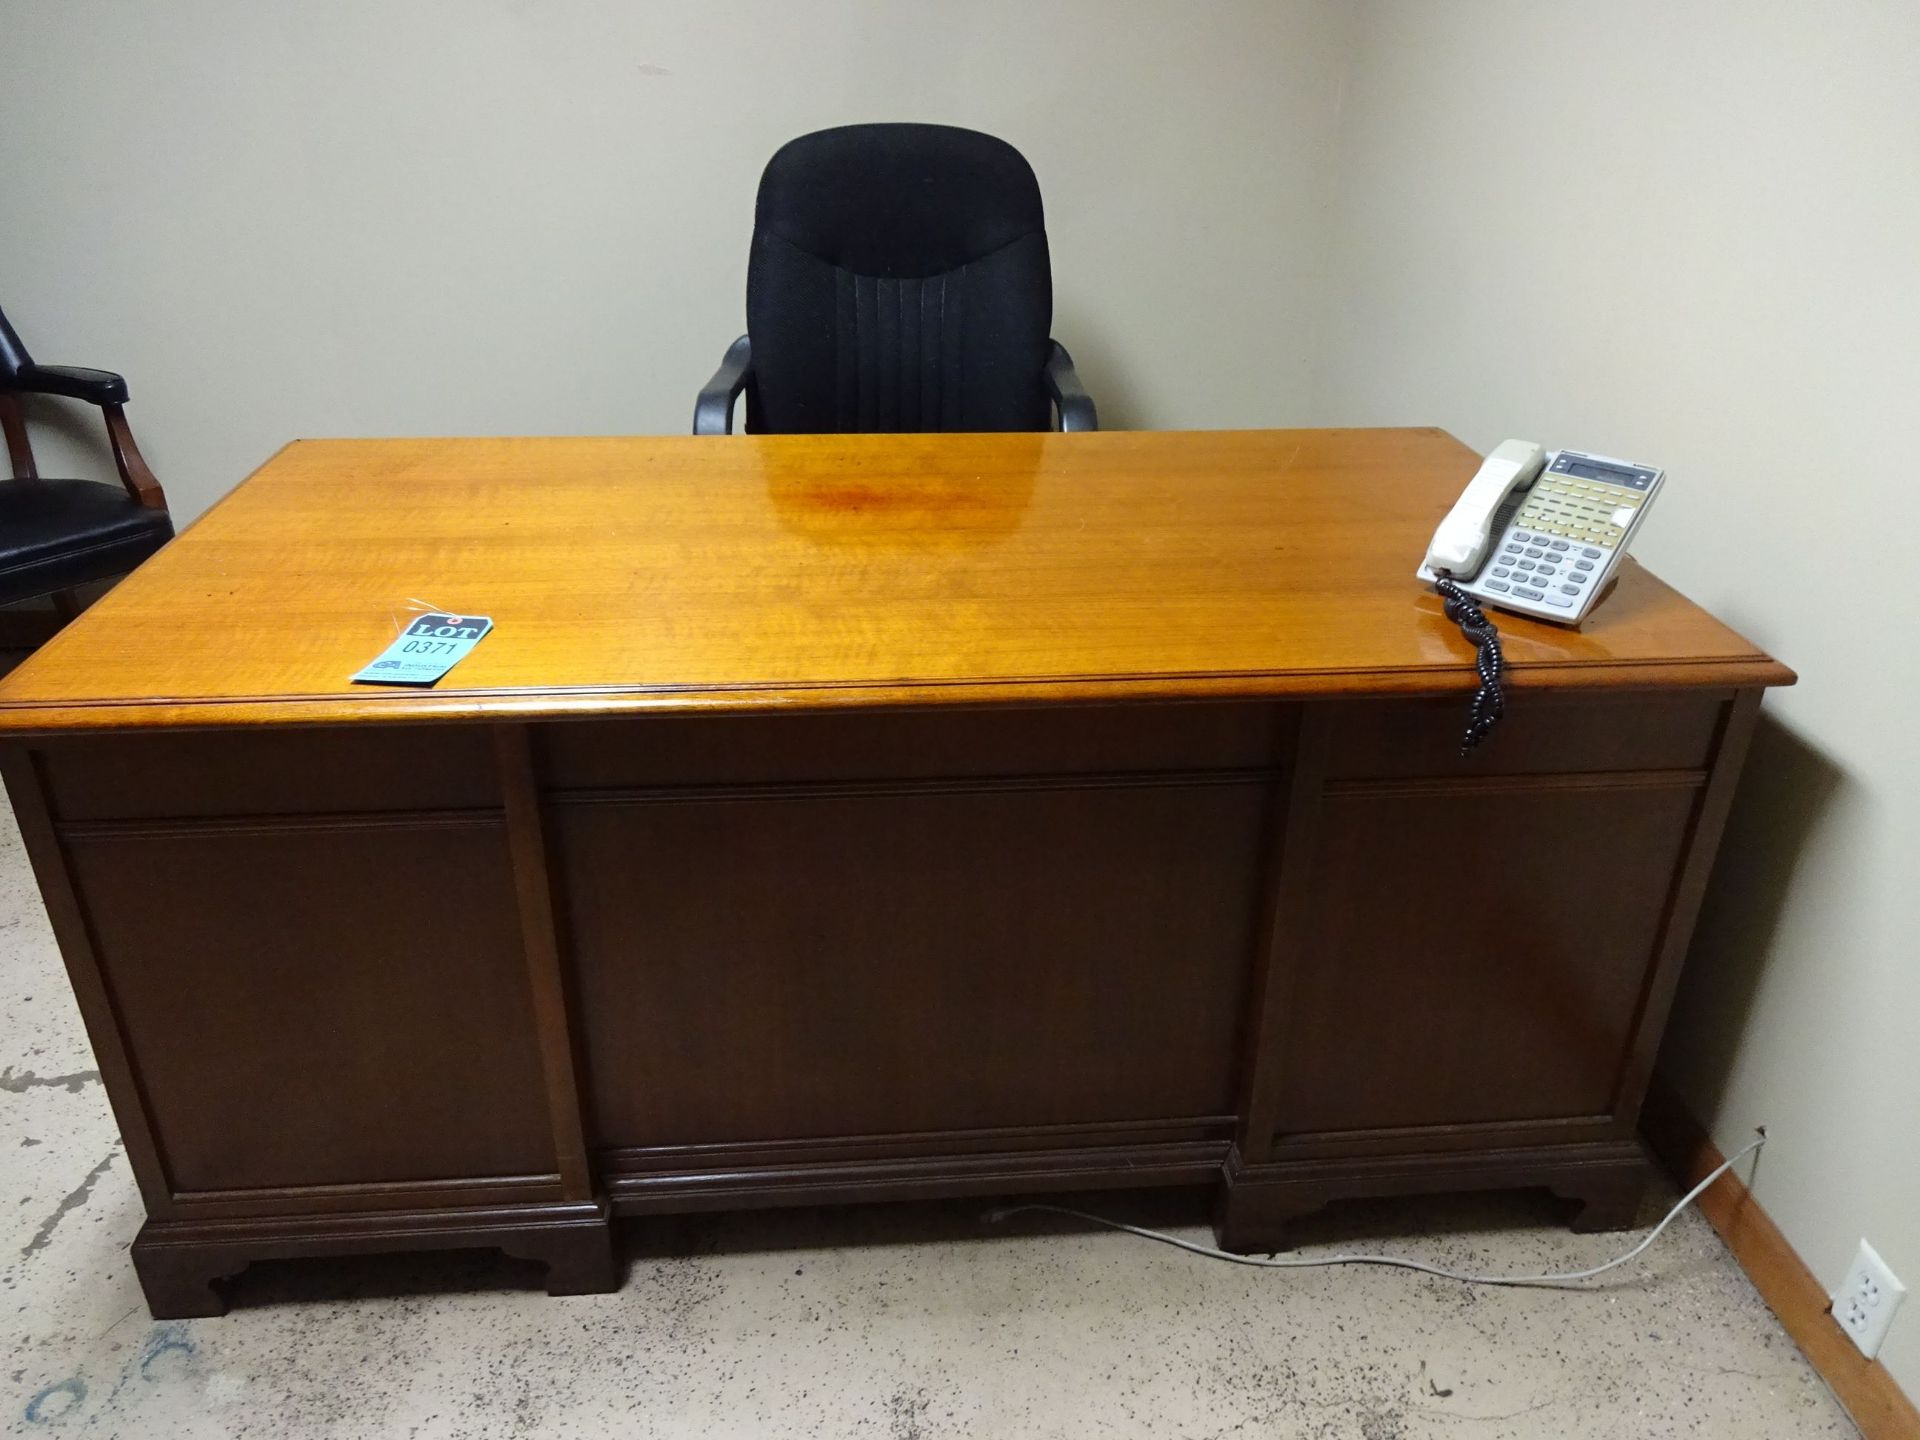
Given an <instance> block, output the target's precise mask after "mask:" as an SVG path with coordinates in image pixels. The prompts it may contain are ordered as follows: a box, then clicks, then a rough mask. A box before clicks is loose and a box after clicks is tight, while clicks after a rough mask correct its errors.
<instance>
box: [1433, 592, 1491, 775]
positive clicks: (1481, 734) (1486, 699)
mask: <svg viewBox="0 0 1920 1440" xmlns="http://www.w3.org/2000/svg"><path fill="white" fill-rule="evenodd" d="M1433 588H1434V589H1436V590H1438V591H1439V592H1440V598H1441V599H1442V600H1443V601H1445V602H1446V612H1447V618H1448V619H1449V620H1451V621H1453V623H1454V624H1456V625H1458V626H1459V627H1460V633H1461V634H1462V635H1464V636H1466V637H1467V639H1468V640H1469V641H1471V642H1472V643H1473V645H1474V646H1475V648H1476V650H1477V651H1478V653H1477V655H1476V657H1475V660H1474V669H1475V670H1477V671H1479V672H1480V688H1479V689H1478V690H1476V691H1475V692H1474V695H1473V709H1472V710H1471V711H1469V712H1468V714H1467V730H1466V734H1464V735H1462V736H1461V737H1460V753H1461V754H1462V755H1465V754H1467V753H1468V752H1470V751H1471V750H1472V749H1473V747H1474V746H1476V745H1478V744H1479V743H1480V742H1481V741H1482V740H1484V739H1486V738H1487V736H1488V734H1489V733H1491V732H1492V730H1493V727H1494V726H1495V725H1498V724H1499V723H1500V717H1501V716H1502V715H1504V714H1505V713H1506V710H1507V696H1506V692H1505V691H1504V690H1503V689H1502V688H1501V686H1500V677H1501V675H1502V674H1503V673H1504V672H1505V670H1506V667H1507V661H1506V657H1505V656H1504V655H1502V654H1501V653H1500V632H1499V631H1498V630H1496V629H1494V628H1493V621H1491V620H1489V619H1488V618H1487V612H1486V611H1484V610H1482V609H1481V608H1480V605H1479V603H1478V602H1477V601H1476V600H1475V599H1474V598H1473V597H1472V596H1471V595H1469V594H1467V592H1466V591H1464V590H1462V589H1461V588H1460V587H1459V586H1458V585H1456V584H1455V583H1454V581H1453V577H1452V576H1451V575H1448V574H1446V573H1445V572H1444V571H1443V572H1441V573H1440V574H1439V575H1436V576H1435V577H1434V581H1433Z"/></svg>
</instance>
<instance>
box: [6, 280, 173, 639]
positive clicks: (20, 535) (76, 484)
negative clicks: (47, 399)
mask: <svg viewBox="0 0 1920 1440" xmlns="http://www.w3.org/2000/svg"><path fill="white" fill-rule="evenodd" d="M23 394H33V395H58V396H63V397H65V398H67V399H72V400H84V401H86V402H87V403H89V404H92V405H97V406H99V407H100V410H101V413H102V415H103V416H104V418H105V420H106V425H107V441H108V443H109V445H111V446H112V449H113V459H114V465H115V467H116V468H117V469H118V470H119V472H120V483H119V484H117V485H116V484H113V483H112V482H110V481H97V480H51V479H45V478H43V477H41V475H40V473H39V470H38V468H37V467H36V465H35V464H34V458H33V447H32V445H31V444H30V443H29V441H28V439H27V428H26V422H25V419H24V418H23V416H22V415H21V412H20V404H19V401H18V400H17V398H16V397H17V396H19V395H23ZM126 399H127V382H126V381H125V380H123V379H122V378H121V377H120V376H118V375H116V374H114V373H113V372H112V371H110V370H84V369H80V368H77V367H73V366H66V365H36V364H35V363H34V361H33V358H32V357H31V356H30V355H28V354H27V350H26V346H24V345H22V344H21V343H20V337H19V335H17V334H16V333H15V332H14V329H13V327H12V326H11V325H10V324H8V323H7V317H6V316H5V314H3V313H0V429H4V431H5V434H6V440H7V452H8V454H9V456H10V457H11V459H12V462H13V474H14V478H13V479H11V480H0V604H12V603H13V602H14V601H17V600H30V599H33V598H34V597H36V596H40V595H54V596H55V597H56V600H58V601H59V602H60V604H59V608H60V609H61V610H62V612H63V613H71V610H72V609H73V608H74V605H75V602H74V600H73V598H72V595H71V593H70V592H71V591H72V590H73V589H74V588H75V587H76V586H80V585H87V584H91V583H93V582H94V581H98V580H106V579H110V578H112V577H113V576H115V575H123V574H125V573H126V572H127V571H129V570H131V569H133V567H134V566H136V565H138V564H139V563H140V562H141V561H142V560H145V559H146V558H147V557H148V556H149V555H151V554H153V552H154V551H156V550H158V549H159V548H160V547H161V546H162V545H164V544H166V543H167V541H168V540H170V539H171V538H172V537H173V519H172V517H171V516H170V515H169V514H168V513H167V501H166V496H165V494H164V493H163V492H162V490H161V488H160V482H159V481H158V480H156V479H154V477H153V472H152V471H151V470H149V469H148V468H147V463H146V461H145V460H144V459H142V458H141V455H140V451H139V448H138V447H137V446H136V445H135V444H134V442H133V432H132V430H131V429H129V428H128V426H127V417H126V413H125V411H123V410H122V409H121V407H122V406H123V405H124V404H125V403H126Z"/></svg>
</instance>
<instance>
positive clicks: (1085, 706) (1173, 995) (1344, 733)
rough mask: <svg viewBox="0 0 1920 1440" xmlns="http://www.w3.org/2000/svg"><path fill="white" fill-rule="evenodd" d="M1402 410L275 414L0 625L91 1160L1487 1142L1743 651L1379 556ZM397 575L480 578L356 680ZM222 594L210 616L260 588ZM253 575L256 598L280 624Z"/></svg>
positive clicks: (278, 1201) (1745, 685) (1029, 1167)
mask: <svg viewBox="0 0 1920 1440" xmlns="http://www.w3.org/2000/svg"><path fill="white" fill-rule="evenodd" d="M1474 465H1475V458H1474V456H1473V455H1472V454H1471V453H1470V452H1469V451H1467V450H1466V449H1465V448H1464V447H1462V446H1461V445H1459V444H1458V443H1457V442H1456V441H1454V440H1452V439H1450V438H1449V437H1447V436H1446V435H1444V434H1441V433H1440V432H1438V431H1434V430H1387V431H1279V432H1257V433H1233V434H1124V433H1105V434H1084V435H1000V436H944V437H943V436H897V437H884V436H872V437H736V438H729V439H694V438H670V439H604V440H395V441H323V442H302V443H299V444H295V445H291V446H289V447H288V448H287V449H285V450H283V451H282V452H281V453H280V454H279V455H277V456H276V457H275V458H274V459H273V460H272V461H271V462H269V463H268V464H267V465H266V466H265V467H264V468H263V469H262V470H260V471H259V472H258V473H257V474H256V475H254V476H253V477H252V478H251V479H250V480H248V481H247V483H246V484H244V485H242V486H241V487H240V488H239V489H238V490H236V491H235V492H234V493H233V494H232V495H231V496H229V497H228V498H227V499H226V500H225V501H223V502H222V503H221V504H220V505H219V506H217V507H216V508H215V509H214V510H213V511H212V512H211V513H209V514H208V515H207V516H206V517H205V518H204V519H202V520H201V521H200V522H199V523H198V524H196V525H194V526H193V527H192V528H191V529H190V530H188V531H187V532H186V533H185V534H184V535H183V536H181V537H180V538H179V539H178V540H176V541H175V542H174V543H173V544H172V545H171V546H169V547H168V548H167V549H166V550H165V551H164V552H162V553H161V554H160V555H159V556H157V557H156V558H155V559H153V560H152V561H150V562H149V563H148V564H147V565H146V566H144V567H143V568H142V569H141V570H140V571H139V572H138V573H137V574H135V575H134V576H133V577H132V578H130V579H129V580H127V581H126V582H125V583H123V584H122V585H121V586H120V587H119V588H118V589H116V590H115V591H113V592H112V593H111V594H110V595H108V596H107V597H106V598H105V599H104V600H102V601H101V602H100V603H99V604H98V605H96V606H95V607H94V608H93V609H92V610H90V611H89V612H87V613H86V614H85V615H83V616H82V617H81V618H80V619H79V620H78V621H77V622H76V623H74V624H73V625H71V626H70V627H68V629H67V630H66V631H65V632H64V633H62V634H61V635H60V636H59V637H58V638H57V639H55V640H54V641H53V642H52V643H51V644H49V645H48V646H47V647H46V648H45V649H44V650H42V651H41V652H40V653H39V654H38V655H36V656H35V657H34V658H33V659H32V660H30V661H29V662H28V663H27V664H25V665H24V666H23V667H21V669H20V670H18V671H17V672H16V673H15V674H13V675H12V676H11V677H9V678H8V679H7V680H6V681H5V682H4V683H3V684H0V736H3V738H4V746H3V747H0V748H4V752H5V766H6V778H7V784H8V787H9V789H10V791H11V793H12V796H13V801H14V806H15V809H16V811H17V812H18V814H19V817H20V823H21V827H22V831H23V833H24V834H25V836H26V841H27V845H28V848H29V851H30V853H31V855H32V858H33V863H34V866H35V869H36V872H37V873H38V876H39V880H40V884H41V887H42V890H43V892H44V894H45V896H46V900H47V906H48V911H49V913H50V915H51V917H52V920H53V924H54V928H55V931H56V933H57V935H58V936H59V940H60V944H61V948H62V951H63V953H64V954H65V957H66V961H67V965H68V969H69V972H70V974H71V976H72V980H73V984H74V989H75V992H76V994H77V995H78V997H79V1001H80V1005H81V1008H82V1011H83V1013H84V1015H85V1018H86V1022H87V1027H88V1031H89V1034H90V1035H91V1037H92V1041H93V1045H94V1049H95V1051H96V1053H97V1055H98V1057H99V1062H100V1068H101V1071H102V1073H103V1075H104V1076H105V1078H106V1082H107V1089H108V1094H109V1096H110V1098H111V1099H112V1102H113V1105H114V1110H115V1113H116V1115H117V1117H118V1120H119V1123H120V1126H121V1129H122V1132H123V1133H124V1135H125V1137H126V1141H127V1148H128V1153H129V1155H130V1157H131V1159H132V1163H133V1167H134V1170H135V1173H136V1174H137V1176H138V1178H139V1183H140V1186H141V1190H142V1192H143V1194H144V1197H145V1200H146V1204H147V1208H148V1212H149V1215H150V1219H149V1220H148V1222H147V1224H146V1226H145V1227H144V1229H143V1230H142V1231H141V1234H140V1237H139V1239H138V1240H137V1241H136V1242H135V1245H134V1260H135V1264H136V1266H137V1267H138V1269H139V1272H140V1276H141V1280H142V1283H143V1284H144V1285H145V1287H146V1291H147V1296H148V1299H149V1302H150V1304H151V1306H152V1308H153V1311H154V1313H155V1314H156V1315H163V1316H171V1315H188V1314H204V1313H210V1312H214V1311H217V1310H218V1308H219V1306H220V1304H221V1301H220V1299H219V1297H218V1295H217V1293H216V1292H215V1290H214V1289H213V1288H212V1283H211V1282H212V1281H214V1280H215V1279H217V1278H218V1277H222V1276H225V1275H228V1274H230V1273H232V1272H235V1271H237V1270H239V1269H241V1268H243V1267H244V1266H245V1265H246V1264H247V1263H248V1262H249V1261H250V1260H252V1259H256V1258H260V1257H263V1256H278V1255H298V1254H335V1253H344V1252H352V1251H362V1250H378V1249H403V1248H421V1247H431V1246H455V1245H498V1246H501V1247H502V1248H504V1249H506V1250H509V1251H511V1252H514V1253H517V1254H522V1255H530V1256H534V1257H537V1258H540V1259H544V1260H545V1261H547V1262H548V1265H549V1271H548V1274H549V1284H550V1288H552V1289H553V1290H555V1291H556V1292H559V1291H585V1290H598V1289H605V1288H608V1287H609V1286H611V1285H613V1284H614V1283H615V1276H616V1272H615V1267H614V1264H613V1259H612V1250H611V1246H610V1242H609V1218H610V1216H611V1215H636V1214H646V1213H653V1212H662V1211H676V1210H692V1209H702V1208H712V1207H727V1206H746V1205H780V1204H794V1203H812V1202H819V1201H840V1200H847V1201H851V1200H866V1199H876V1200H877V1199H890V1198H895V1197H903V1196H916V1195H959V1194H989V1193H991V1194H1001V1193H1018V1192H1025V1191H1040V1190H1051V1189H1063V1188H1074V1189H1080V1188H1095V1187H1103V1186H1115V1185H1159V1184H1183V1183H1194V1182H1216V1183H1218V1184H1219V1186H1220V1195H1221V1205H1220V1228H1221V1233H1222V1235H1223V1236H1224V1239H1225V1242H1226V1243H1227V1244H1229V1245H1232V1246H1236V1247H1241V1248H1270V1247H1272V1246H1274V1245H1276V1244H1278V1243H1279V1239H1280V1229H1281V1226H1282V1224H1283V1223H1284V1222H1285V1221H1286V1220H1287V1219H1288V1218H1289V1217H1292V1216H1294V1215H1297V1214H1299V1213H1301V1212H1303V1211H1305V1210H1308V1209H1311V1208H1313V1207H1316V1206H1318V1205H1321V1204H1323V1203H1325V1202H1326V1201H1328V1200H1329V1199H1333V1198H1337V1197H1341V1196H1347V1195H1360V1194H1373V1193H1383V1192H1403V1191H1424V1190H1442V1189H1450V1188H1463V1187H1475V1186H1511V1185H1545V1186H1549V1187H1551V1188H1552V1189H1554V1190H1556V1191H1558V1192H1560V1193H1562V1194H1565V1195H1567V1196H1569V1197H1571V1198H1573V1199H1574V1200H1576V1201H1578V1202H1580V1205H1581V1207H1582V1208H1581V1209H1580V1210H1579V1213H1578V1217H1577V1220H1576V1223H1586V1224H1590V1225H1620V1224H1624V1223H1626V1222H1627V1221H1628V1220H1629V1219H1630V1218H1631V1215H1632V1210H1633V1206H1634V1203H1635V1202H1636V1200H1637V1198H1638V1195H1639V1190H1640V1184H1641V1178H1642V1175H1643V1171H1644V1161H1643V1159H1642V1156H1641V1152H1640V1150H1639V1148H1638V1145H1637V1143H1636V1141H1635V1138H1634V1127H1635V1120H1636V1116H1637V1113H1638V1110H1639V1107H1640V1102H1641V1097H1642V1094H1643V1092H1644V1090H1645V1087H1646V1082H1647V1076H1648V1071H1649V1068H1650V1066H1651V1064H1652V1060H1653V1055H1654V1050H1655V1046H1656V1043H1657V1041H1658V1039H1659V1036H1660V1031H1661V1028H1662V1026H1663V1024H1664V1022H1665V1020H1666V1014H1667V1008H1668V1002H1669V999H1670V997H1671V995H1672V993H1673V986H1674V982H1675V980H1676V978H1677V976H1678V972H1679V968H1680V964H1681V960H1682V958H1683V956H1684V954H1685V951H1686V946H1687V939H1688V934H1689V931H1690V930H1691V928H1692V925H1693V921H1694V915H1695V911H1696V909H1697V906H1698V902H1699V898H1700V894H1701V890H1702V887H1703V885H1704V883H1705V880H1706V876H1707V872H1708V868H1709V866H1710V864H1711V861H1712V857H1713V852H1714V848H1715V845H1716V843H1717V841H1718V838H1719V834H1720V829H1721V823H1722V820H1723V818H1724V816H1725V814H1726V810H1727V805H1728V802H1729V800H1730V798H1731V794H1732V790H1733V786H1734V781H1735V777H1736V774H1737V771H1738V769H1739V764H1740V758H1741V754H1742V752H1743V750H1744V749H1745V746H1746V743H1747V738H1748V733H1749V730H1750V728H1751V726H1752V723H1753V719H1754V715H1755V711H1756V709H1757V706H1758V703H1759V697H1760V693H1761V689H1762V687H1764V686H1768V685H1775V684H1784V683H1788V682H1790V681H1791V679H1792V678H1793V677H1792V675H1791V673H1790V672H1789V671H1787V670H1786V669H1784V668H1783V667H1782V666H1780V665H1779V664H1777V663H1776V662H1774V661H1773V660H1771V659H1769V658H1768V657H1767V656H1766V655H1764V654H1761V653H1760V652H1759V651H1757V650H1755V649H1754V648H1753V646H1751V645H1749V644H1748V643H1747V642H1746V641H1744V640H1742V639H1741V638H1740V637H1739V636H1737V635H1735V634H1733V633H1732V632H1731V631H1729V630H1728V629H1726V628H1725V627H1724V626H1722V625H1720V624H1719V623H1718V622H1716V621H1715V620H1714V619H1712V617H1710V616H1708V615H1706V614H1704V613H1702V612H1701V611H1700V610H1699V609H1698V608H1697V607H1696V606H1694V605H1692V604H1690V603H1689V602H1688V601H1687V600H1685V599H1683V598H1682V597H1681V596H1680V595H1678V594H1676V593H1675V592H1674V591H1672V590H1671V589H1669V588H1668V587H1667V586H1665V585H1663V584H1662V583H1660V581H1658V580H1656V579H1655V578H1653V577H1652V576H1651V575H1649V574H1647V573H1646V572H1645V571H1643V570H1640V569H1638V568H1636V567H1632V566H1631V565H1629V567H1628V568H1627V570H1626V573H1625V575H1624V576H1623V578H1622V579H1621V581H1620V583H1619V585H1618V586H1617V588H1616V590H1615V592H1614V594H1613V595H1612V596H1611V597H1610V598H1608V599H1606V600H1605V601H1604V602H1603V603H1602V604H1601V605H1600V606H1599V608H1598V609H1597V611H1596V612H1595V614H1594V616H1593V617H1592V618H1591V619H1590V620H1589V622H1588V623H1587V625H1586V627H1585V628H1584V629H1583V630H1581V631H1577V632H1576V631H1567V630H1560V629H1555V628H1552V627H1549V626H1545V625H1539V624H1534V623H1531V622H1528V621H1526V620H1523V619H1518V618H1506V619H1503V620H1502V621H1501V625H1502V628H1503V630H1504V632H1505V634H1506V637H1507V654H1508V656H1509V658H1510V660H1511V663H1512V680H1511V699H1510V706H1509V716H1508V719H1507V721H1506V723H1505V725H1504V726H1503V727H1502V728H1501V730H1500V731H1499V732H1498V733H1497V734H1496V735H1495V736H1494V738H1493V739H1492V741H1491V742H1490V744H1489V745H1488V746H1487V747H1486V749H1485V750H1484V751H1483V752H1482V753H1480V754H1478V755H1476V756H1475V757H1474V758H1473V759H1471V760H1468V761H1462V760H1461V759H1459V758H1458V757H1457V755H1456V754H1455V748H1454V747H1455V745H1456V743H1457V737H1458V734H1459V731H1460V727H1461V723H1462V719H1463V715H1464V708H1465V696H1466V693H1467V692H1468V691H1469V689H1470V688H1471V684H1472V673H1471V669H1470V666H1469V655H1468V651H1467V648H1466V646H1465V644H1464V643H1463V642H1462V640H1461V639H1460V637H1459V635H1458V633H1457V632H1456V631H1455V629H1454V628H1453V627H1452V626H1451V625H1449V624H1448V623H1447V622H1446V620H1445V619H1444V617H1443V616H1442V615H1441V613H1440V607H1439V604H1438V602H1437V600H1436V598H1435V597H1434V596H1432V595H1431V594H1428V593H1424V592H1423V589H1422V587H1421V586H1420V585H1419V584H1418V583H1417V582H1416V581H1415V579H1414V578H1413V573H1412V572H1413V568H1414V564H1415V562H1416V561H1417V559H1418V558H1419V555H1420V553H1421V551H1422V548H1423V547H1424V544H1425V542H1426V539H1427V536H1428V535H1429V533H1430V532H1431V530H1432V528H1433V526H1434V524H1435V523H1436V522H1437V520H1438V519H1439V517H1440V515H1441V514H1442V513H1443V512H1444V511H1445V509H1446V508H1447V506H1448V505H1449V504H1450V503H1451V501H1452V500H1453V498H1454V497H1455V495H1456V494H1457V493H1458V491H1459V489H1460V487H1461V485H1462V484H1463V483H1464V482H1465V481H1466V479H1467V477H1468V476H1469V475H1470V474H1471V473H1472V472H1473V469H1474ZM411 600H417V601H421V602H424V603H425V604H427V605H430V606H437V607H442V608H447V609H452V610H455V611H462V610H465V611H473V612H477V613H484V614H490V615H492V616H493V617H494V620H495V624H496V628H495V630H494V633H493V634H492V635H491V636H489V637H488V638H487V639H486V640H485V641H484V642H483V643H482V644H481V645H480V647H479V648H478V649H477V650H476V651H475V652H474V653H473V654H472V655H471V656H470V657H469V658H468V659H466V660H465V661H464V662H462V664H461V665H460V667H459V668H458V669H457V670H456V671H454V673H453V674H452V675H450V676H449V677H448V678H447V679H446V680H445V681H443V682H442V683H441V685H440V687H439V688H437V689H435V690H429V691H400V690H379V689H369V688H365V687H356V686H352V685H349V684H348V683H347V678H346V677H347V676H349V675H350V674H352V673H353V672H354V671H356V670H357V669H359V668H360V667H361V666H362V665H363V664H364V663H365V662H366V661H368V660H369V659H371V658H372V657H373V656H374V655H375V654H376V653H377V652H378V651H379V650H380V649H381V648H382V647H383V646H384V645H385V644H386V642H387V641H388V640H389V639H390V638H391V637H392V636H393V634H394V633H395V625H396V623H397V621H398V620H399V619H400V617H402V616H404V615H405V613H406V607H407V605H408V602H409V601H411ZM269 625H271V626H272V627H273V628H272V633H268V630H267V627H268V626H269ZM288 626H291V627H293V634H292V638H290V639H289V638H288V637H287V629H286V627H288Z"/></svg>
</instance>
